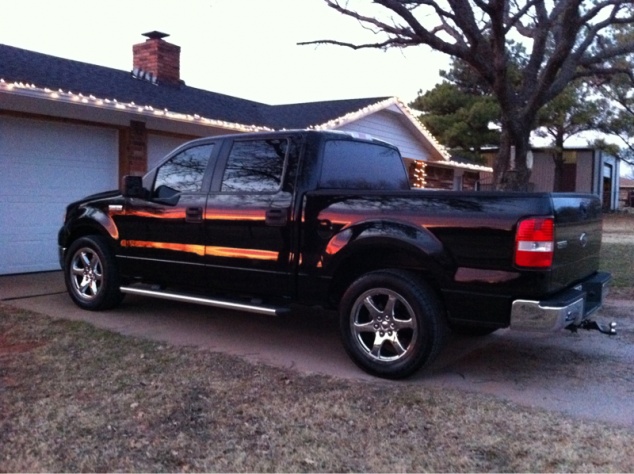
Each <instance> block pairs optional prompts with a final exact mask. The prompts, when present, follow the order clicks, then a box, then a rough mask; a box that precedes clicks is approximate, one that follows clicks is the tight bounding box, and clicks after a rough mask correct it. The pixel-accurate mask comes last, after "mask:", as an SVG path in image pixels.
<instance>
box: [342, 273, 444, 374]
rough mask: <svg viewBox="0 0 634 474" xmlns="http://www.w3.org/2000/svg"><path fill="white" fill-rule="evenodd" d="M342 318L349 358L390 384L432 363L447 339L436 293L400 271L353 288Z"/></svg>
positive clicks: (374, 276) (348, 292)
mask: <svg viewBox="0 0 634 474" xmlns="http://www.w3.org/2000/svg"><path fill="white" fill-rule="evenodd" d="M339 315H340V327H339V328H340V332H341V337H342V340H343V345H344V347H345V349H346V352H347V353H348V355H349V356H350V357H351V358H352V360H353V361H354V362H355V363H356V364H357V365H358V366H359V367H361V368H362V369H363V370H365V371H366V372H368V373H370V374H372V375H377V376H379V377H385V378H390V379H399V378H404V377H407V376H409V375H411V374H413V373H414V372H415V371H417V370H418V369H420V368H421V367H422V366H423V365H424V364H426V363H429V362H431V361H432V360H433V359H434V358H435V357H436V356H437V355H438V353H439V352H440V350H441V348H442V346H443V345H444V341H445V336H446V333H447V326H446V321H445V315H444V311H443V308H442V305H441V304H440V301H439V300H438V298H437V297H436V295H435V294H434V292H433V291H432V290H431V289H430V288H429V286H427V285H426V284H425V283H424V282H423V281H421V280H420V279H419V278H417V277H416V276H415V275H413V274H411V273H409V272H406V271H401V270H381V271H376V272H371V273H368V274H366V275H364V276H362V277H360V278H359V279H358V280H356V281H355V282H353V283H352V284H351V285H350V287H349V288H348V289H347V290H346V292H345V293H344V296H343V298H342V300H341V303H340V306H339Z"/></svg>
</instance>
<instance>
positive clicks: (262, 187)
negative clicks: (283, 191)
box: [221, 139, 289, 193]
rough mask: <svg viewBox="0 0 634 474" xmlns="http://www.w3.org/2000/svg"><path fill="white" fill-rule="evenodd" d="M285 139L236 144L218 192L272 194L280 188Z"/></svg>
mask: <svg viewBox="0 0 634 474" xmlns="http://www.w3.org/2000/svg"><path fill="white" fill-rule="evenodd" d="M288 148H289V146H288V140H287V139H265V140H246V141H236V142H235V143H234V144H233V146H232V147H231V152H230V153H229V159H228V161H227V167H226V169H225V173H224V176H223V179H222V187H221V191H222V192H234V193H274V192H276V191H278V190H279V189H280V188H281V186H282V176H284V165H285V163H286V155H287V152H288Z"/></svg>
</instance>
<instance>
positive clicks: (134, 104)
mask: <svg viewBox="0 0 634 474" xmlns="http://www.w3.org/2000/svg"><path fill="white" fill-rule="evenodd" d="M2 90H4V91H8V92H11V93H17V94H25V95H31V96H34V97H38V98H46V99H52V100H57V101H66V102H75V103H77V102H81V103H84V104H86V105H94V106H99V107H105V108H110V109H119V110H128V111H132V112H134V113H141V114H147V115H155V116H163V117H166V118H168V119H173V120H187V121H198V122H200V123H202V124H205V125H217V126H219V127H222V128H225V129H234V130H241V131H246V130H255V131H259V130H279V129H295V128H297V129H304V128H316V129H319V128H326V129H332V128H337V127H340V126H342V125H344V124H346V123H349V122H352V121H354V120H358V119H360V118H362V117H365V116H367V115H370V114H373V113H375V112H378V111H380V110H386V109H390V110H395V109H396V111H398V112H400V113H401V114H402V115H404V116H405V117H406V120H405V122H406V126H407V128H409V129H410V130H411V131H412V132H413V133H414V134H417V135H418V136H420V137H423V138H424V139H425V140H426V141H427V142H429V144H430V145H431V146H432V147H434V149H435V150H436V151H437V152H438V156H439V157H440V163H443V164H444V165H446V166H451V167H457V168H474V169H475V168H478V169H480V170H483V171H490V169H489V168H486V167H480V166H474V165H465V164H460V163H456V162H453V161H452V160H451V157H450V155H449V153H448V152H447V151H446V150H445V148H444V147H443V146H442V145H441V144H440V143H438V142H437V141H436V139H435V138H434V137H433V136H432V135H431V133H429V131H428V130H427V129H426V128H425V127H424V126H423V125H422V124H421V123H420V121H419V120H418V119H417V118H416V117H415V116H414V114H413V112H412V111H411V110H410V109H409V107H408V106H407V105H406V104H405V103H403V102H402V101H401V100H399V99H397V98H395V97H370V98H361V99H347V100H333V101H320V102H308V103H299V104H284V105H268V104H264V103H261V102H255V101H251V100H248V99H242V98H238V97H232V96H229V95H226V94H220V93H217V92H211V91H206V90H203V89H198V88H195V87H190V86H187V85H186V84H185V83H184V82H182V81H181V83H180V84H179V85H168V84H160V85H157V84H155V83H153V82H151V81H148V80H145V79H143V78H140V77H138V75H135V74H134V72H127V71H121V70H118V69H112V68H108V67H104V66H98V65H94V64H89V63H84V62H80V61H74V60H71V59H65V58H59V57H56V56H51V55H48V54H42V53H38V52H34V51H29V50H25V49H21V48H16V47H13V46H8V45H3V44H0V92H1V91H2Z"/></svg>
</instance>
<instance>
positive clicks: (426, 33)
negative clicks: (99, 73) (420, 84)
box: [300, 0, 634, 190]
mask: <svg viewBox="0 0 634 474" xmlns="http://www.w3.org/2000/svg"><path fill="white" fill-rule="evenodd" d="M324 1H325V2H326V4H327V5H328V6H329V7H331V8H333V9H334V10H336V11H338V12H339V13H342V14H343V15H346V16H349V17H351V18H354V19H356V20H357V21H358V22H360V23H361V25H362V26H364V27H366V28H369V29H371V30H372V31H374V32H375V33H376V35H377V41H375V42H368V43H361V44H358V43H351V42H346V41H339V40H335V39H324V40H316V41H309V42H304V43H300V44H334V45H340V46H346V47H350V48H354V49H361V48H375V49H386V48H394V47H396V48H404V47H409V46H417V45H427V46H429V47H431V48H432V49H434V50H437V51H440V52H442V53H444V54H447V55H449V56H452V57H454V58H457V59H460V60H462V61H464V62H466V63H467V64H468V65H469V66H470V67H471V68H473V70H474V71H475V73H476V74H478V76H479V77H480V79H481V80H482V81H483V83H484V84H486V86H487V87H489V88H490V90H491V91H492V93H493V95H494V96H495V98H496V100H497V101H498V103H499V106H500V110H501V125H502V137H501V146H500V152H499V154H498V157H497V159H496V163H495V165H494V180H495V185H496V188H497V189H509V190H524V189H527V187H528V180H529V178H530V170H529V169H528V168H527V166H526V154H527V152H528V150H529V138H530V133H531V130H533V129H534V128H535V127H536V120H537V114H538V112H539V110H540V109H541V108H542V107H543V106H544V105H545V104H547V103H548V102H550V101H551V100H553V99H554V98H555V97H557V95H559V94H560V93H561V92H562V91H563V90H564V89H565V88H566V86H567V85H568V84H569V83H570V82H571V81H573V80H575V79H583V78H589V77H592V78H595V79H596V78H600V77H611V76H612V75H614V74H617V73H627V74H631V71H630V70H629V68H623V67H619V66H618V65H616V64H617V63H615V62H613V61H612V60H613V59H615V58H619V57H622V56H625V55H627V54H629V53H632V52H634V39H633V40H629V41H618V42H615V41H612V37H613V35H614V30H615V28H629V27H632V26H633V25H634V2H632V1H623V0H440V1H432V0H374V1H373V2H372V3H374V4H377V5H379V6H380V7H382V8H383V13H385V16H384V15H382V14H379V15H370V14H364V13H363V10H362V9H363V8H367V7H369V4H370V2H369V1H367V0H359V1H357V2H352V1H342V0H324ZM353 5H354V6H353ZM518 41H519V42H521V43H522V44H525V45H526V51H527V54H526V55H525V57H524V58H522V59H521V61H520V62H519V64H520V66H521V69H520V70H519V71H517V65H518V58H513V57H511V54H512V53H511V51H512V49H513V48H512V47H511V46H512V45H513V44H514V43H515V42H518ZM511 147H514V151H515V153H513V154H512V153H511ZM512 156H514V159H511V157H512Z"/></svg>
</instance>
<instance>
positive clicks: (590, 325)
mask: <svg viewBox="0 0 634 474" xmlns="http://www.w3.org/2000/svg"><path fill="white" fill-rule="evenodd" d="M566 329H568V330H569V331H571V332H577V330H578V329H585V330H587V331H599V332H600V333H602V334H607V335H608V336H616V323H615V322H614V321H613V322H611V323H608V324H602V323H597V322H596V321H593V320H590V319H587V320H585V321H581V323H579V324H570V325H568V326H566Z"/></svg>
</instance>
